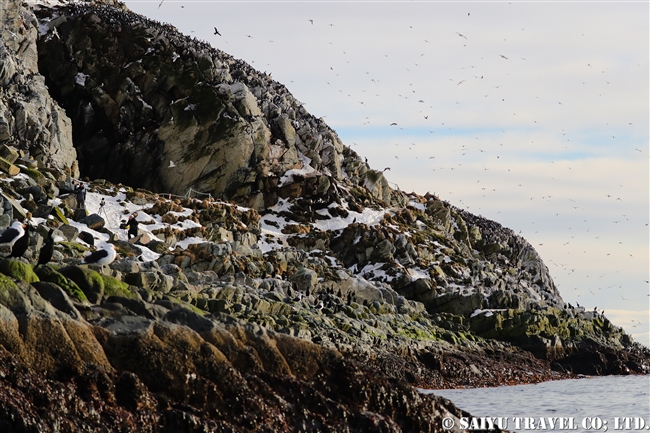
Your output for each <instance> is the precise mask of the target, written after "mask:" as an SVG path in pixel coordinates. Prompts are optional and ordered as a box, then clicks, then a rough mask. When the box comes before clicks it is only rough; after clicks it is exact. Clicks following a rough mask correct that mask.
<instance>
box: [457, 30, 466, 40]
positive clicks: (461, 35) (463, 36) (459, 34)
mask: <svg viewBox="0 0 650 433" xmlns="http://www.w3.org/2000/svg"><path fill="white" fill-rule="evenodd" d="M456 34H457V35H458V36H460V37H461V38H465V39H467V37H466V36H465V35H463V34H461V33H458V32H456Z"/></svg>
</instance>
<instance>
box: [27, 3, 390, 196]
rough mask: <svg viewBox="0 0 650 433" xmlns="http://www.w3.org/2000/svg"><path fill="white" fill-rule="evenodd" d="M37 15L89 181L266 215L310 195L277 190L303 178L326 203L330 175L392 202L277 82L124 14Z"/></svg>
mask: <svg viewBox="0 0 650 433" xmlns="http://www.w3.org/2000/svg"><path fill="white" fill-rule="evenodd" d="M38 15H39V17H40V20H41V26H42V28H43V29H44V34H43V35H42V36H41V38H40V40H39V67H40V70H41V72H42V73H43V74H44V75H45V76H46V78H47V82H48V84H49V85H50V87H51V88H52V89H53V92H52V93H53V95H54V96H55V97H56V99H57V100H58V101H59V102H60V104H61V105H62V106H63V107H65V109H66V111H67V112H68V113H69V114H70V116H71V118H72V121H73V124H74V141H75V146H76V148H77V150H78V152H79V164H80V169H81V172H82V173H83V174H85V175H88V176H90V177H92V178H106V179H109V180H111V181H114V182H118V181H119V182H123V183H127V184H130V185H134V186H140V187H144V188H147V189H151V190H154V191H164V192H171V193H174V194H179V195H182V194H185V193H186V192H187V191H188V189H189V188H193V189H194V190H197V191H200V192H205V193H210V194H212V196H214V197H220V198H221V197H222V198H229V199H237V200H238V201H240V202H242V203H246V204H248V205H251V206H253V207H256V208H258V209H261V208H263V207H267V206H270V205H273V204H275V203H276V201H277V198H278V196H279V195H283V194H288V195H294V196H296V195H303V194H304V192H303V190H302V188H300V191H298V192H296V188H295V187H297V185H295V187H294V188H293V190H292V192H288V191H286V189H285V190H284V191H279V190H278V188H279V187H280V186H281V185H279V179H280V178H282V177H283V176H284V175H285V173H287V172H288V171H290V170H292V169H300V170H301V172H305V171H306V172H307V173H310V172H311V173H312V176H315V177H317V178H319V179H318V180H316V183H317V184H318V185H319V191H318V193H319V194H320V195H324V194H327V192H328V189H329V184H330V182H329V181H328V180H327V178H332V179H334V180H335V181H338V182H344V181H348V182H353V184H358V185H361V186H363V187H364V188H367V189H368V191H369V192H370V194H371V195H372V196H374V197H376V198H379V199H381V200H384V201H386V202H389V201H390V198H391V194H390V188H389V187H388V184H387V182H386V180H385V178H384V177H383V175H382V174H381V173H380V172H377V171H372V170H365V169H364V170H359V167H358V166H359V161H360V159H359V157H358V156H357V155H356V154H355V153H354V152H353V151H351V150H350V149H349V148H345V146H344V145H343V143H342V142H341V140H340V139H339V137H338V136H337V135H336V133H335V132H334V131H333V130H331V129H330V128H329V127H328V126H327V125H326V124H325V123H324V122H323V120H322V119H316V118H314V117H313V116H311V115H310V114H309V113H307V111H306V110H305V109H304V107H303V106H302V104H301V103H300V102H299V101H297V100H296V99H295V98H293V96H292V95H291V94H290V93H289V91H288V90H287V89H286V88H285V87H284V86H283V85H282V84H280V83H278V82H275V81H273V80H272V78H271V77H270V75H268V74H266V73H261V72H258V71H256V70H254V69H253V68H252V67H250V66H249V65H248V64H246V63H245V62H243V61H241V60H236V59H234V58H232V57H231V56H229V55H227V54H225V53H223V52H221V51H219V50H215V49H213V48H212V47H210V46H209V45H208V44H206V43H205V42H202V41H198V40H196V39H191V38H188V37H186V36H183V35H181V34H180V33H178V32H177V31H176V29H175V28H173V27H172V26H170V25H167V24H160V23H157V22H154V21H150V20H148V19H146V18H144V17H142V16H139V15H136V14H133V13H131V12H128V11H123V10H120V9H118V8H112V7H105V6H100V7H88V6H85V5H79V4H71V5H69V6H65V7H61V8H55V9H48V8H44V7H41V8H40V9H39V10H38ZM100 84H101V85H100ZM348 168H349V170H350V172H351V173H350V174H347V173H346V171H347V170H348ZM320 178H322V180H321V179H320ZM289 183H291V182H289ZM293 183H294V184H296V182H293Z"/></svg>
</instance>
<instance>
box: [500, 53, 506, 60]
mask: <svg viewBox="0 0 650 433" xmlns="http://www.w3.org/2000/svg"><path fill="white" fill-rule="evenodd" d="M499 57H503V58H504V59H506V60H508V58H507V57H506V56H504V55H503V54H499Z"/></svg>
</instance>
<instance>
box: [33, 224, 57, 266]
mask: <svg viewBox="0 0 650 433" xmlns="http://www.w3.org/2000/svg"><path fill="white" fill-rule="evenodd" d="M52 233H54V229H50V232H49V233H48V234H47V238H46V239H45V243H44V244H43V246H42V247H41V251H40V252H39V253H38V263H37V264H36V266H38V265H45V264H47V263H48V262H49V261H50V260H52V254H53V253H54V236H53V235H52Z"/></svg>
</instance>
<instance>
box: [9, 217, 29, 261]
mask: <svg viewBox="0 0 650 433" xmlns="http://www.w3.org/2000/svg"><path fill="white" fill-rule="evenodd" d="M30 230H31V226H30V225H29V224H25V229H24V230H23V235H22V236H21V237H19V238H18V239H16V241H15V242H14V244H13V246H12V247H11V254H9V257H22V256H23V255H24V254H25V252H26V251H27V247H28V246H29V232H30Z"/></svg>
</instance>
